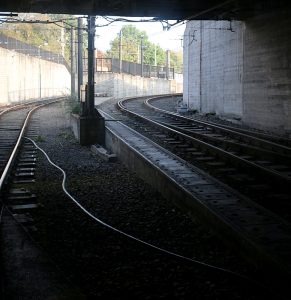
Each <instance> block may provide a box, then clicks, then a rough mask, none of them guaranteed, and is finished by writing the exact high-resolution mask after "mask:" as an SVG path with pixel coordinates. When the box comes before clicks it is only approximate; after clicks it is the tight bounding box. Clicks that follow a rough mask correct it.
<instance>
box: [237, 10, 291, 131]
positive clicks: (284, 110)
mask: <svg viewBox="0 0 291 300" xmlns="http://www.w3.org/2000/svg"><path fill="white" fill-rule="evenodd" d="M245 26H246V30H245V47H244V52H245V54H244V88H243V100H244V101H243V121H244V122H245V123H247V124H250V125H252V126H255V127H258V128H267V129H270V130H272V131H277V132H280V133H284V132H285V133H289V134H291V39H290V36H291V11H290V9H289V10H288V8H287V9H286V10H284V11H283V10H282V11H280V12H273V13H271V14H268V15H262V16H260V17H257V18H253V19H250V20H247V21H246V22H245Z"/></svg>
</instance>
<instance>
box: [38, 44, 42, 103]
mask: <svg viewBox="0 0 291 300" xmlns="http://www.w3.org/2000/svg"><path fill="white" fill-rule="evenodd" d="M38 76H39V100H41V65H40V46H38Z"/></svg>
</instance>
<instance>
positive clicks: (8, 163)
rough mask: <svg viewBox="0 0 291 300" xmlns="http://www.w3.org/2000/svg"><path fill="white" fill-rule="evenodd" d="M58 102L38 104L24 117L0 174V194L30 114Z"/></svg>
mask: <svg viewBox="0 0 291 300" xmlns="http://www.w3.org/2000/svg"><path fill="white" fill-rule="evenodd" d="M58 101H60V100H54V101H51V102H48V103H44V104H40V105H38V106H36V107H34V108H32V109H31V110H30V111H29V112H28V113H27V116H26V118H25V120H24V122H23V125H22V128H21V129H20V133H19V136H18V138H17V141H16V143H15V146H14V148H13V150H12V153H11V154H10V157H9V159H8V161H7V163H6V166H5V168H4V170H3V172H2V174H1V177H0V192H1V191H2V189H3V186H4V184H5V181H6V178H7V176H8V174H9V171H10V169H11V166H12V164H13V162H14V160H15V158H16V155H17V152H18V148H19V145H20V143H21V140H22V138H23V136H24V132H25V129H26V126H27V124H28V121H29V118H30V116H31V114H32V113H33V112H34V111H35V110H37V109H39V108H40V107H42V106H45V105H49V104H52V103H55V102H58Z"/></svg>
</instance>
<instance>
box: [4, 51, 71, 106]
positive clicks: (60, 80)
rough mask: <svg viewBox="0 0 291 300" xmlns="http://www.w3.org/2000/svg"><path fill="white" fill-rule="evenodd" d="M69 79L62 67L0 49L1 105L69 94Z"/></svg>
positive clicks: (69, 76) (67, 72)
mask: <svg viewBox="0 0 291 300" xmlns="http://www.w3.org/2000/svg"><path fill="white" fill-rule="evenodd" d="M70 78H71V75H70V73H69V71H68V70H67V69H66V67H65V66H64V65H62V64H57V63H53V62H50V61H46V60H42V59H38V58H37V57H33V56H29V55H25V54H21V53H18V52H15V51H11V50H8V49H5V48H1V47H0V104H9V103H16V102H22V101H27V100H32V99H38V98H39V96H41V97H42V98H45V97H52V96H60V95H64V94H68V93H69V91H70V84H71V83H70V82H71V81H70V80H71V79H70ZM40 88H41V93H40Z"/></svg>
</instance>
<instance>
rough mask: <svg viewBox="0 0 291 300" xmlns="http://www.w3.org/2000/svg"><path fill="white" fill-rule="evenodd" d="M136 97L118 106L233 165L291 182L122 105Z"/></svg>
mask: <svg viewBox="0 0 291 300" xmlns="http://www.w3.org/2000/svg"><path fill="white" fill-rule="evenodd" d="M134 99H136V98H130V99H125V100H120V101H118V107H119V108H120V110H123V111H125V112H127V113H129V114H131V115H133V116H135V117H138V118H140V119H142V120H144V121H146V122H147V123H149V124H151V125H152V126H154V127H157V128H162V129H163V130H164V131H166V132H168V133H172V134H175V135H176V136H179V137H180V138H182V139H183V140H187V141H190V142H191V143H192V144H193V143H194V144H196V145H197V144H198V145H199V146H201V147H203V148H204V149H206V151H208V152H210V153H211V154H212V155H214V156H219V157H221V158H222V159H223V160H224V161H225V159H226V158H227V159H228V160H229V161H232V162H233V163H234V164H235V165H237V164H238V165H239V166H240V167H242V168H243V169H247V170H248V171H250V170H252V171H259V172H260V173H261V174H262V175H264V176H266V175H267V177H268V178H269V180H270V181H273V180H274V179H275V180H276V181H277V182H278V183H282V181H283V182H284V183H285V184H290V183H291V178H288V177H287V176H284V175H282V174H281V173H279V172H276V171H273V170H270V169H267V168H265V167H263V166H260V165H257V164H255V163H253V162H251V161H248V160H246V159H244V158H242V157H239V156H237V155H235V154H232V153H230V152H227V151H225V150H223V149H221V148H218V147H216V146H213V145H211V144H209V143H206V142H204V141H201V140H199V139H196V138H194V137H191V136H189V135H187V134H184V133H181V132H179V131H177V130H175V129H172V128H170V127H168V126H165V125H163V124H160V123H159V122H156V121H153V120H151V119H149V118H147V117H145V116H142V115H140V114H138V113H135V112H133V111H131V110H129V109H127V108H126V107H125V105H124V102H128V101H132V100H134Z"/></svg>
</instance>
